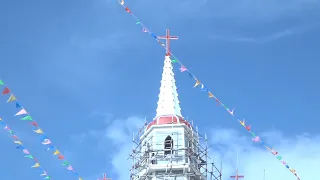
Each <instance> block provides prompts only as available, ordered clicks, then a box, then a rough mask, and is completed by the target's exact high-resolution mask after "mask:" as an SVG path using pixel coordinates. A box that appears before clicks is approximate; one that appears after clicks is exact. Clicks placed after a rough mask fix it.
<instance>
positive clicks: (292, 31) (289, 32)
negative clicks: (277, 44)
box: [210, 22, 320, 43]
mask: <svg viewBox="0 0 320 180" xmlns="http://www.w3.org/2000/svg"><path fill="white" fill-rule="evenodd" d="M319 24H320V22H316V23H312V24H309V25H302V26H296V27H292V28H288V29H285V30H283V31H279V32H275V33H272V34H270V35H265V36H260V37H242V36H235V35H224V36H211V37H210V38H212V39H214V40H223V41H231V42H245V43H267V42H271V41H275V40H278V39H282V38H287V37H291V36H294V35H299V34H303V33H306V32H308V31H309V30H311V29H313V28H316V27H317V26H318V25H319Z"/></svg>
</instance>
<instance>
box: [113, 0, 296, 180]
mask: <svg viewBox="0 0 320 180" xmlns="http://www.w3.org/2000/svg"><path fill="white" fill-rule="evenodd" d="M118 2H119V4H120V5H121V6H122V7H123V8H124V9H125V11H126V12H127V13H129V14H130V15H131V16H132V17H133V18H134V19H135V21H136V24H137V25H139V26H140V27H141V28H142V32H144V33H147V34H149V35H150V36H151V37H152V38H153V39H155V40H156V41H157V43H158V44H159V45H160V46H161V47H163V48H164V49H166V48H167V47H166V45H165V44H164V43H162V42H161V41H160V39H159V38H158V36H156V35H155V33H153V32H151V31H150V29H149V28H147V27H146V26H145V25H144V24H143V23H142V22H141V21H140V19H139V18H137V16H136V15H135V14H134V13H133V12H132V11H131V10H130V8H129V7H128V6H126V5H125V2H124V0H118ZM169 55H170V59H171V61H172V63H175V64H179V65H180V68H179V70H180V72H186V73H187V74H188V76H189V77H191V78H192V79H194V80H195V85H194V86H193V87H194V88H198V87H200V90H201V91H203V92H206V93H207V95H208V97H209V98H211V99H213V100H215V101H216V102H217V104H218V105H219V106H222V107H223V108H224V109H225V110H226V111H227V112H228V113H229V114H230V115H231V116H233V117H235V114H234V110H235V108H232V109H230V108H229V107H228V106H226V105H225V104H224V103H222V101H220V100H219V99H218V98H217V97H216V96H215V95H214V94H213V93H212V92H211V91H210V90H209V89H208V88H207V86H205V85H204V84H203V83H202V82H201V81H200V80H199V79H198V78H197V77H196V76H195V75H194V74H193V73H192V72H191V71H190V70H189V69H188V68H187V67H186V66H185V65H184V64H182V62H181V61H180V60H178V59H177V58H176V57H175V55H174V54H173V53H172V52H170V54H169ZM235 119H236V120H237V121H238V122H239V124H240V125H241V126H242V127H244V128H245V129H246V131H248V132H249V133H250V134H251V136H252V141H253V142H255V143H257V144H261V145H262V146H264V147H265V148H266V149H267V150H268V151H269V152H270V153H271V154H272V155H273V156H274V157H276V159H278V160H279V162H280V163H281V164H283V165H284V166H285V167H286V168H287V169H288V170H289V171H290V172H291V173H292V174H293V175H295V176H296V178H297V180H300V177H299V176H298V174H297V172H296V170H295V169H293V168H291V167H290V166H289V164H288V163H287V162H286V161H284V160H282V159H283V158H282V156H280V155H279V154H278V152H277V151H276V150H275V149H273V148H270V147H268V146H267V145H266V144H265V143H264V142H263V141H262V140H261V139H260V137H259V136H257V135H256V134H255V133H253V132H252V131H251V126H250V125H249V126H248V125H246V124H245V120H239V118H235ZM240 119H241V118H240Z"/></svg>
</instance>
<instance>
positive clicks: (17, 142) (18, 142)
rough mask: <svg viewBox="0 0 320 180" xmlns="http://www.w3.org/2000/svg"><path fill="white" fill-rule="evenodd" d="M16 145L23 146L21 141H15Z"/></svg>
mask: <svg viewBox="0 0 320 180" xmlns="http://www.w3.org/2000/svg"><path fill="white" fill-rule="evenodd" d="M14 143H16V144H20V145H22V142H21V141H14Z"/></svg>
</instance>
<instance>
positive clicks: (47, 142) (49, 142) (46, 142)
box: [42, 139, 51, 145]
mask: <svg viewBox="0 0 320 180" xmlns="http://www.w3.org/2000/svg"><path fill="white" fill-rule="evenodd" d="M42 144H43V145H48V144H51V141H50V139H45V140H44V141H43V142H42Z"/></svg>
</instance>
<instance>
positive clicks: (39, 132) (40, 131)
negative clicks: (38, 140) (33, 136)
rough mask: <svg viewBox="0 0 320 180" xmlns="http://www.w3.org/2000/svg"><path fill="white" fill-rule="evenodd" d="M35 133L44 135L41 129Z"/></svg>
mask: <svg viewBox="0 0 320 180" xmlns="http://www.w3.org/2000/svg"><path fill="white" fill-rule="evenodd" d="M34 132H36V133H38V134H42V133H43V131H42V130H41V129H37V130H35V131H34Z"/></svg>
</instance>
